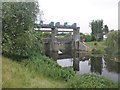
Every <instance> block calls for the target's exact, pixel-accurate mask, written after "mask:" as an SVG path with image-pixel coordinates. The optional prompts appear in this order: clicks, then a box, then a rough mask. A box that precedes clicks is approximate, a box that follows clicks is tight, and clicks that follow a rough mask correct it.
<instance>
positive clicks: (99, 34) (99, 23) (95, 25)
mask: <svg viewBox="0 0 120 90" xmlns="http://www.w3.org/2000/svg"><path fill="white" fill-rule="evenodd" d="M90 26H91V30H92V33H91V35H92V39H93V40H97V41H98V40H102V39H103V20H95V21H94V20H93V21H92V22H91V23H90Z"/></svg>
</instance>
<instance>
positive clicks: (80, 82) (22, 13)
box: [2, 2, 115, 88]
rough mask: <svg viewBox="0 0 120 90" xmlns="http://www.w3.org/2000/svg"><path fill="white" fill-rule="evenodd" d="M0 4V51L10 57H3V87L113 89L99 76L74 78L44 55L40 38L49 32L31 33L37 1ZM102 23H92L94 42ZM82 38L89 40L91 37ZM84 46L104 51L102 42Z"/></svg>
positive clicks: (67, 69) (37, 10)
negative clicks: (0, 5)
mask: <svg viewBox="0 0 120 90" xmlns="http://www.w3.org/2000/svg"><path fill="white" fill-rule="evenodd" d="M2 5H3V7H2V8H3V9H2V10H3V18H2V21H3V22H2V24H3V25H2V30H3V31H2V34H3V37H2V51H3V55H4V56H9V58H11V59H9V58H5V57H3V58H2V62H3V67H2V70H3V77H2V79H3V88H10V87H11V88H13V87H15V88H21V87H23V88H24V87H29V88H30V87H32V88H36V87H39V88H45V87H46V88H55V87H57V88H59V87H62V88H64V87H72V88H78V87H92V88H94V87H101V88H103V87H108V86H109V87H115V85H114V84H113V83H112V82H111V81H109V80H107V79H103V78H101V77H100V76H96V75H83V76H82V75H81V76H75V72H74V71H73V70H72V69H70V68H62V67H61V66H59V65H58V64H57V63H56V62H55V61H53V60H52V59H50V58H48V57H46V56H44V54H43V46H42V40H41V38H42V37H46V36H50V33H44V34H43V33H39V32H35V31H34V30H33V29H34V24H35V21H36V16H37V14H38V12H39V7H38V3H37V2H9V3H8V2H3V4H2ZM98 24H100V26H99V25H98ZM102 24H103V22H102V21H100V22H97V25H98V26H96V21H95V24H94V23H92V24H91V26H92V25H95V27H92V30H93V31H94V32H92V35H93V36H94V37H95V38H96V39H97V40H98V36H101V35H102V34H101V33H102V32H101V28H102ZM106 28H107V27H106ZM95 29H96V31H95ZM69 35H70V33H69V34H65V37H69ZM85 37H87V38H86V40H88V41H89V40H90V36H85ZM108 37H109V35H108ZM87 44H89V45H91V48H92V49H95V50H98V51H99V50H100V51H101V52H100V53H103V52H104V47H105V46H104V44H103V42H99V43H97V42H89V43H87ZM13 58H14V59H13ZM17 60H18V61H17ZM91 81H92V82H91Z"/></svg>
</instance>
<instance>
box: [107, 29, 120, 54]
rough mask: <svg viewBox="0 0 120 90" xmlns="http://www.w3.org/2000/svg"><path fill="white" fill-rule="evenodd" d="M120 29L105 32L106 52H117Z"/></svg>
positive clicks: (119, 43)
mask: <svg viewBox="0 0 120 90" xmlns="http://www.w3.org/2000/svg"><path fill="white" fill-rule="evenodd" d="M119 40H120V31H119V30H118V31H112V32H109V33H108V34H107V39H106V45H107V49H106V50H107V53H112V54H114V55H115V54H119V45H120V42H119Z"/></svg>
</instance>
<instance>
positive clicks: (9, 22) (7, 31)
mask: <svg viewBox="0 0 120 90" xmlns="http://www.w3.org/2000/svg"><path fill="white" fill-rule="evenodd" d="M2 12H3V13H2V51H3V54H11V55H17V56H23V57H24V56H25V57H26V56H27V57H28V56H30V55H31V54H32V53H35V52H39V53H40V52H41V51H42V50H41V48H40V47H41V44H40V42H41V40H39V39H38V36H37V35H38V34H37V33H36V32H35V31H34V30H33V29H34V23H35V20H36V17H37V13H38V12H39V7H38V3H37V1H35V2H4V3H2Z"/></svg>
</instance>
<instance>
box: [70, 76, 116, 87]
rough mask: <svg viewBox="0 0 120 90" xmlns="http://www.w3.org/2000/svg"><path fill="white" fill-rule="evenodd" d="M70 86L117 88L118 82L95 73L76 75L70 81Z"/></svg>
mask: <svg viewBox="0 0 120 90" xmlns="http://www.w3.org/2000/svg"><path fill="white" fill-rule="evenodd" d="M68 85H69V87H70V88H117V87H118V86H117V84H114V83H112V81H111V80H109V79H106V78H103V77H101V76H97V75H95V74H83V75H79V76H75V77H74V78H73V79H71V81H70V82H69V84H68Z"/></svg>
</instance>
